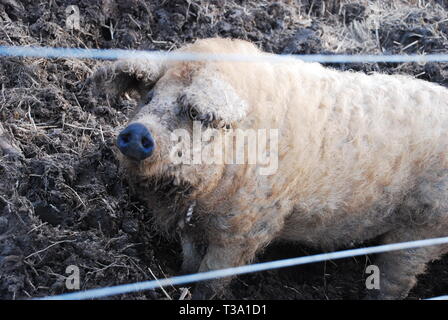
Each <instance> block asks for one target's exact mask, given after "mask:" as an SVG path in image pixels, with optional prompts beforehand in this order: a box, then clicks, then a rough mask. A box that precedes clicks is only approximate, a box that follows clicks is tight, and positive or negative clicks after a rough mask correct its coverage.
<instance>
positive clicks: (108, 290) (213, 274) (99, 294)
mask: <svg viewBox="0 0 448 320" xmlns="http://www.w3.org/2000/svg"><path fill="white" fill-rule="evenodd" d="M446 243H448V237H442V238H433V239H425V240H417V241H409V242H401V243H392V244H385V245H380V246H375V247H367V248H358V249H349V250H343V251H336V252H330V253H322V254H317V255H311V256H305V257H297V258H290V259H283V260H276V261H270V262H263V263H256V264H252V265H245V266H240V267H235V268H227V269H221V270H213V271H208V272H202V273H195V274H189V275H184V276H177V277H172V278H167V279H159V280H152V281H143V282H137V283H131V284H123V285H117V286H112V287H105V288H99V289H92V290H86V291H78V292H73V293H67V294H62V295H58V296H48V297H44V298H39V299H38V300H84V299H94V298H104V297H108V296H112V295H118V294H124V293H130V292H136V291H142V290H150V289H156V288H160V287H166V286H174V285H182V284H187V283H192V282H199V281H204V280H211V279H216V278H224V277H228V276H235V275H240V274H246V273H252V272H259V271H266V270H272V269H278V268H285V267H291V266H296V265H302V264H308V263H314V262H321V261H326V260H336V259H342V258H349V257H355V256H361V255H367V254H374V253H380V252H386V251H396V250H403V249H412V248H419V247H426V246H433V245H440V244H446Z"/></svg>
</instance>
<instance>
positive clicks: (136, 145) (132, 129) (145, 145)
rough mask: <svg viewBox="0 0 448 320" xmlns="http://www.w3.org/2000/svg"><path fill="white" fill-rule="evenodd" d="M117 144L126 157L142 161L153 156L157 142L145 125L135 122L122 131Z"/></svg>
mask: <svg viewBox="0 0 448 320" xmlns="http://www.w3.org/2000/svg"><path fill="white" fill-rule="evenodd" d="M117 146H118V148H119V149H120V151H121V152H122V153H123V154H124V155H125V156H126V157H128V158H131V159H132V160H138V161H140V160H144V159H146V158H148V157H149V156H151V154H152V152H153V151H154V148H155V142H154V139H153V138H152V136H151V133H150V132H149V131H148V129H146V127H145V126H144V125H142V124H140V123H133V124H131V125H129V126H127V127H126V128H125V129H124V130H123V131H121V132H120V134H119V135H118V138H117Z"/></svg>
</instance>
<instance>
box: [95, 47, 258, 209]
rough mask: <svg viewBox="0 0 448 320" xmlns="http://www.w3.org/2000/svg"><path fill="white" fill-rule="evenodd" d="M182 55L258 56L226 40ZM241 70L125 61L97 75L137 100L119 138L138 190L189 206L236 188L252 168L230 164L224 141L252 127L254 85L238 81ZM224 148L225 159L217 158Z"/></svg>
mask: <svg viewBox="0 0 448 320" xmlns="http://www.w3.org/2000/svg"><path fill="white" fill-rule="evenodd" d="M181 50H182V51H186V52H208V53H223V52H224V53H225V52H230V53H238V52H240V53H241V52H242V53H258V52H259V51H258V49H256V48H255V47H254V46H253V45H251V44H248V43H246V42H242V41H230V40H222V39H219V40H203V41H199V42H196V43H195V44H193V45H190V46H187V47H185V48H184V49H181ZM241 68H242V64H238V63H231V62H168V61H148V60H122V61H118V62H115V63H113V64H111V65H108V66H106V67H103V68H102V69H100V70H99V71H97V73H96V75H95V79H96V81H97V82H98V81H100V82H101V83H102V87H103V88H104V89H105V90H107V91H108V92H109V93H112V94H114V95H116V94H118V93H123V92H127V91H133V92H136V93H137V96H138V99H139V104H138V107H137V110H135V112H134V113H133V115H132V116H131V117H130V120H129V122H128V124H127V125H126V127H124V128H123V129H122V130H120V131H119V132H118V133H117V140H116V145H117V147H118V149H119V151H120V152H119V159H120V162H121V165H122V166H123V168H124V169H125V170H126V172H127V175H128V176H129V178H130V179H132V180H133V182H134V185H138V186H139V188H143V187H144V186H148V187H150V188H153V189H155V190H159V191H160V193H161V194H164V195H170V196H172V195H174V194H180V195H181V196H184V197H185V196H188V198H189V200H191V199H194V200H196V199H199V198H201V197H202V198H204V197H205V198H206V197H207V196H209V195H210V194H211V193H213V191H214V190H216V189H217V188H220V189H223V188H231V189H233V190H234V189H236V188H235V183H236V182H235V177H236V176H241V175H243V174H244V173H243V172H244V170H246V169H247V166H241V165H229V164H228V161H226V160H225V159H226V157H227V156H229V154H228V153H227V152H228V150H227V151H226V150H225V147H224V140H225V138H224V136H225V134H226V132H229V131H230V130H231V131H233V130H235V129H237V128H242V129H245V128H250V127H251V126H252V125H253V119H251V118H250V117H248V116H249V114H250V108H251V106H250V104H249V103H248V102H247V101H248V100H249V99H250V97H248V95H249V94H251V90H248V88H249V87H250V86H251V83H250V81H251V80H250V77H246V80H245V79H244V77H241V73H242V72H243V73H244V71H242V70H241ZM252 94H256V93H253V90H252ZM198 130H199V131H198ZM207 130H208V131H207ZM198 133H199V134H203V136H202V142H201V141H200V142H198V140H197V139H201V138H200V137H198ZM216 134H218V135H216ZM219 135H220V137H218V136H219ZM219 150H221V152H222V157H221V158H217V157H216V154H217V153H219ZM230 156H231V155H230ZM210 157H211V158H210ZM213 157H215V158H213ZM223 191H224V192H223V194H226V190H223ZM146 192H149V191H146ZM233 192H235V191H233ZM227 195H228V193H227ZM213 199H215V200H216V196H213Z"/></svg>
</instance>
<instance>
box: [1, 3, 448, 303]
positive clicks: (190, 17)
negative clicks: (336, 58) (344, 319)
mask: <svg viewBox="0 0 448 320" xmlns="http://www.w3.org/2000/svg"><path fill="white" fill-rule="evenodd" d="M418 3H420V4H418ZM73 4H74V5H77V6H78V7H79V10H80V15H81V21H80V26H81V29H80V30H68V29H66V27H65V19H66V8H67V6H68V5H73ZM419 5H420V6H419ZM447 10H448V6H447V3H446V1H442V0H439V1H419V2H418V1H400V2H399V1H383V2H381V3H377V2H375V1H339V0H332V1H320V0H315V1H314V0H313V1H311V0H302V1H286V0H285V1H277V2H271V1H264V0H263V1H236V0H233V1H224V2H222V1H202V0H200V1H181V0H175V1H158V0H154V1H146V2H144V1H141V0H126V1H124V0H123V1H121V0H120V1H112V0H103V1H100V0H92V1H75V0H73V1H68V0H54V1H42V0H38V1H34V0H33V1H31V0H29V1H27V0H24V1H19V0H0V44H1V45H43V46H57V47H83V48H137V49H163V50H170V49H173V48H176V47H178V46H180V45H182V44H183V43H185V42H190V41H193V40H195V39H197V38H204V37H211V36H222V37H234V38H241V39H247V40H250V41H253V42H255V43H257V44H258V45H259V46H260V47H262V48H263V49H265V50H267V51H270V52H275V53H402V52H404V53H423V52H425V53H437V52H443V51H444V50H445V51H446V48H447V47H448V46H447V44H448V40H447V37H448V19H447V18H448V11H447ZM100 63H101V62H98V61H91V60H70V59H19V58H0V123H3V126H4V129H5V132H6V134H7V135H9V136H13V137H14V144H15V145H16V146H17V148H19V149H20V150H21V152H22V153H23V157H18V156H3V157H1V158H0V298H2V299H24V298H29V297H37V296H45V295H54V294H59V293H63V292H67V289H65V276H66V273H65V270H66V267H67V266H69V265H76V266H78V267H79V268H80V271H81V289H89V288H95V287H103V286H110V285H116V284H122V283H130V282H135V281H142V280H148V279H152V276H151V272H150V270H151V271H152V272H153V273H154V274H155V275H156V276H157V277H159V278H164V277H168V276H173V275H176V274H177V273H178V271H179V266H180V262H181V261H180V249H179V246H178V243H176V242H175V241H168V240H166V239H164V238H163V237H161V236H160V235H158V234H157V233H156V232H155V231H154V230H152V228H151V225H152V224H151V216H152V215H153V214H157V212H153V210H151V207H150V206H149V207H145V206H144V205H143V204H142V203H141V202H139V201H138V200H137V199H135V198H134V197H133V196H132V194H131V193H130V192H129V188H128V185H126V182H124V180H123V179H122V177H121V173H120V170H119V167H118V164H117V161H116V159H115V156H114V152H115V149H114V136H115V133H114V132H115V131H116V129H117V128H119V127H120V126H122V125H124V124H125V122H126V119H127V115H128V114H129V113H130V112H131V111H132V108H133V101H132V100H129V99H126V98H124V97H123V98H120V99H118V101H109V100H108V99H107V98H106V97H104V96H94V95H93V94H92V93H91V92H90V88H89V86H87V85H86V79H87V78H88V76H89V75H90V74H91V72H92V70H94V69H95V68H96V67H97V66H98V65H99V64H100ZM332 67H335V68H342V69H353V70H362V71H364V72H372V71H380V72H385V73H406V74H412V75H415V76H417V77H419V78H422V79H426V80H429V81H434V82H438V83H440V84H442V85H445V86H447V85H448V78H447V74H448V66H447V64H442V63H439V64H436V63H429V64H424V65H420V64H359V65H358V64H357V65H349V64H347V65H333V66H332ZM312 253H317V252H316V251H311V250H309V249H308V248H304V247H301V246H298V245H291V244H273V245H272V246H270V247H269V248H268V249H267V250H266V251H265V252H264V253H263V254H262V255H261V256H260V257H259V261H267V260H272V259H280V258H287V257H293V256H299V255H306V254H312ZM366 264H369V257H358V258H352V259H345V260H338V261H328V262H326V263H320V264H312V265H306V266H302V267H295V268H288V269H283V270H278V271H269V272H263V273H256V274H250V275H245V276H241V277H239V278H238V279H236V280H235V281H233V283H232V285H231V288H230V290H229V292H228V294H227V295H226V298H237V299H256V298H258V299H358V298H361V297H362V296H363V295H364V293H365V292H364V290H365V289H364V281H365V275H364V268H365V266H366ZM447 264H448V257H445V258H444V259H442V260H441V261H437V262H434V263H432V264H431V266H430V267H429V271H428V273H427V274H425V275H423V276H421V277H420V281H419V284H418V285H417V287H416V288H414V290H413V291H412V292H411V294H410V296H409V299H418V298H426V297H431V296H437V295H441V294H446V293H448V267H447ZM167 293H168V294H169V295H170V296H171V298H173V299H176V298H178V297H179V296H180V293H181V290H180V289H179V288H167ZM112 298H113V299H166V298H167V297H166V296H165V294H164V293H162V292H161V291H160V290H155V291H146V292H139V293H134V294H128V295H122V296H116V297H112Z"/></svg>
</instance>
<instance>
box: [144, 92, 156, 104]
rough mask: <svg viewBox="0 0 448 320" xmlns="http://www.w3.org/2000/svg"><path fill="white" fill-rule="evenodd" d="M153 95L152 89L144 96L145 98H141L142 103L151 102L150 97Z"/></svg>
mask: <svg viewBox="0 0 448 320" xmlns="http://www.w3.org/2000/svg"><path fill="white" fill-rule="evenodd" d="M153 97H154V90H152V89H151V90H150V91H149V92H148V94H147V95H146V96H145V99H144V100H143V104H144V105H147V104H149V103H150V102H151V100H152V98H153Z"/></svg>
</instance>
